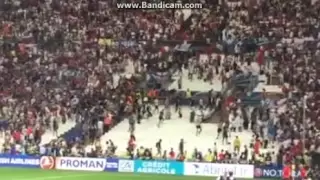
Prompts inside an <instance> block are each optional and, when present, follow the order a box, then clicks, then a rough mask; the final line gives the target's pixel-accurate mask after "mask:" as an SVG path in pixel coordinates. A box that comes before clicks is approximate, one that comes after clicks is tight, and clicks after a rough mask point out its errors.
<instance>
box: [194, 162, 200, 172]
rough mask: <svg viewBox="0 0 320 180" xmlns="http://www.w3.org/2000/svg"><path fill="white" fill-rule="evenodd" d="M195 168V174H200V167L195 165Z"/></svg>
mask: <svg viewBox="0 0 320 180" xmlns="http://www.w3.org/2000/svg"><path fill="white" fill-rule="evenodd" d="M193 167H194V173H195V174H199V165H198V164H193Z"/></svg>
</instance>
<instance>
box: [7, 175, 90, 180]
mask: <svg viewBox="0 0 320 180" xmlns="http://www.w3.org/2000/svg"><path fill="white" fill-rule="evenodd" d="M89 175H90V176H92V174H74V175H65V176H43V177H34V178H12V179H10V180H49V179H61V178H67V177H68V178H70V177H82V176H89Z"/></svg>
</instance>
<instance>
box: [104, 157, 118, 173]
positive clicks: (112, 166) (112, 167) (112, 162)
mask: <svg viewBox="0 0 320 180" xmlns="http://www.w3.org/2000/svg"><path fill="white" fill-rule="evenodd" d="M118 166H119V159H116V158H107V164H106V167H105V169H104V170H105V171H109V172H118Z"/></svg>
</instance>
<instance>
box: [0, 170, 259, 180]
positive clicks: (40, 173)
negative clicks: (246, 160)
mask: <svg viewBox="0 0 320 180" xmlns="http://www.w3.org/2000/svg"><path fill="white" fill-rule="evenodd" d="M0 174H1V180H213V179H214V178H212V177H192V176H172V175H153V174H132V173H108V172H86V171H57V170H41V169H20V168H0ZM242 180H246V179H242ZM248 180H249V179H248ZM260 180H261V179H260Z"/></svg>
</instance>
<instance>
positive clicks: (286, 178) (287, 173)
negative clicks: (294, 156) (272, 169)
mask: <svg viewBox="0 0 320 180" xmlns="http://www.w3.org/2000/svg"><path fill="white" fill-rule="evenodd" d="M291 175H292V168H291V164H286V165H285V166H284V167H283V169H282V178H283V180H291Z"/></svg>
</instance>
